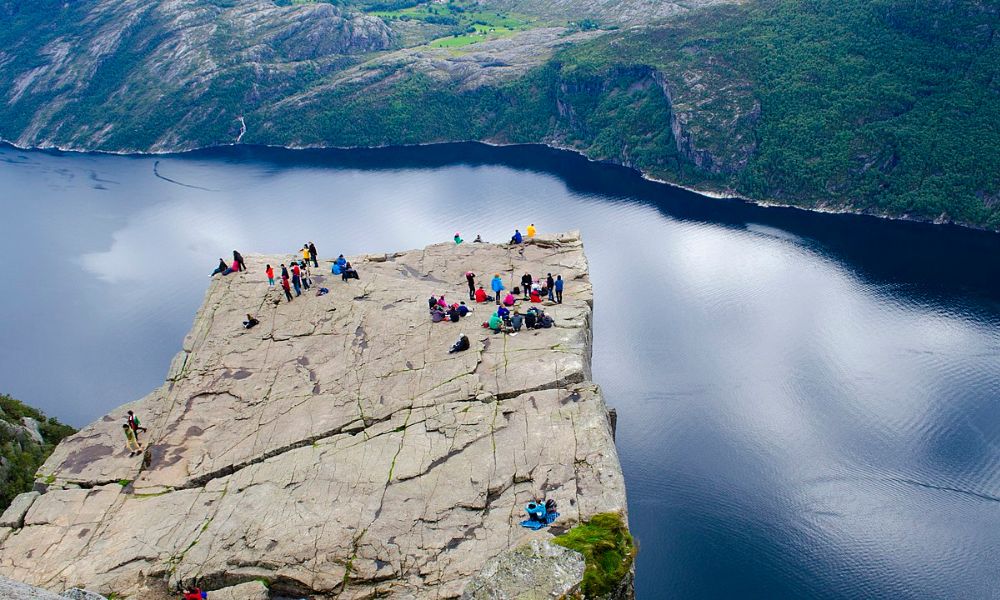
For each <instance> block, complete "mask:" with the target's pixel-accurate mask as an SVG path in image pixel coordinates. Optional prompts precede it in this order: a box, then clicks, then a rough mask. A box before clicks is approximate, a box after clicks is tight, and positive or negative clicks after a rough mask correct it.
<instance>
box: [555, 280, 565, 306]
mask: <svg viewBox="0 0 1000 600" xmlns="http://www.w3.org/2000/svg"><path fill="white" fill-rule="evenodd" d="M562 293H563V278H562V275H556V302H557V303H559V304H562Z"/></svg>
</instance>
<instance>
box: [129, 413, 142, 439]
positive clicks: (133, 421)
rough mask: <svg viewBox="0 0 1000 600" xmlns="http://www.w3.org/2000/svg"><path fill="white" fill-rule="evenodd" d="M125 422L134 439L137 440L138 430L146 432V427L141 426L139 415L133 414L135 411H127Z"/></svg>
mask: <svg viewBox="0 0 1000 600" xmlns="http://www.w3.org/2000/svg"><path fill="white" fill-rule="evenodd" d="M125 424H126V425H128V426H129V429H131V430H132V434H133V435H134V436H135V441H137V442H138V441H139V432H140V431H141V432H143V433H146V428H145V427H143V426H142V423H140V422H139V417H137V416H135V413H134V412H132V411H128V413H127V415H126V417H125Z"/></svg>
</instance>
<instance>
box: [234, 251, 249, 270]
mask: <svg viewBox="0 0 1000 600" xmlns="http://www.w3.org/2000/svg"><path fill="white" fill-rule="evenodd" d="M233 262H235V263H236V264H237V265H239V270H240V271H246V270H247V264H246V263H245V262H243V255H242V254H240V253H239V252H237V251H236V250H233ZM234 270H235V269H234Z"/></svg>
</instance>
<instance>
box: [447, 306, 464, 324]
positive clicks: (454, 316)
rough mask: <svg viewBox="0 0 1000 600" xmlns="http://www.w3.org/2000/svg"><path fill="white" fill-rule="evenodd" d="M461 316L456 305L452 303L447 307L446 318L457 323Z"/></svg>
mask: <svg viewBox="0 0 1000 600" xmlns="http://www.w3.org/2000/svg"><path fill="white" fill-rule="evenodd" d="M461 318H462V315H461V313H459V312H458V305H457V304H456V305H454V306H452V307H451V308H449V309H448V320H449V321H451V322H452V323H458V320H459V319H461Z"/></svg>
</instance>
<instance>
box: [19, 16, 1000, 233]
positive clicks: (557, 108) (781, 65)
mask: <svg viewBox="0 0 1000 600" xmlns="http://www.w3.org/2000/svg"><path fill="white" fill-rule="evenodd" d="M278 4H288V6H279V5H278ZM0 7H2V9H0V10H2V11H3V13H4V14H5V18H6V19H7V20H8V21H9V22H10V23H11V24H13V26H12V27H7V28H5V32H3V33H0V42H2V47H3V48H5V50H4V51H3V52H2V53H0V79H2V80H5V81H10V82H12V85H10V86H9V89H8V91H7V92H6V94H5V95H4V96H0V137H3V138H4V139H8V140H12V141H15V142H16V143H18V144H19V145H23V146H36V145H42V146H44V145H58V146H62V147H72V148H79V149H100V150H113V151H149V150H153V151H163V150H180V149H190V148H194V147H199V146H207V145H214V144H225V143H233V142H235V141H236V140H239V141H240V142H242V143H265V144H281V145H289V146H302V145H309V146H324V145H337V146H355V145H386V144H404V143H427V142H444V141H456V140H483V141H490V142H500V143H506V142H543V143H549V144H553V145H559V146H566V147H570V148H574V149H577V150H579V151H582V152H584V153H586V154H587V155H588V156H591V157H592V158H596V159H601V160H609V161H614V162H618V163H621V164H625V165H628V166H632V167H635V168H638V169H641V170H643V171H645V172H647V173H650V174H652V175H654V176H656V177H659V178H663V179H666V180H670V181H675V182H679V183H683V184H686V185H691V186H695V187H699V188H703V189H712V190H718V191H727V192H735V193H739V194H742V195H745V196H748V197H750V198H754V199H757V200H768V201H778V202H782V203H789V204H797V205H800V206H805V207H812V208H825V209H832V210H850V211H858V212H870V213H874V214H883V215H890V216H897V217H909V218H916V219H922V220H938V221H955V222H959V223H963V224H967V225H973V226H980V227H987V228H991V229H1000V180H998V178H1000V175H998V173H1000V158H998V155H997V153H996V152H993V151H992V149H993V148H996V147H997V146H998V143H1000V102H998V100H1000V76H998V69H1000V67H998V65H1000V50H998V42H997V38H996V35H995V33H996V32H995V30H996V26H997V23H998V7H997V5H996V3H991V2H983V1H981V0H931V1H930V2H920V3H917V2H915V1H914V0H874V1H871V2H867V1H864V0H846V1H841V2H834V1H833V0H757V1H755V2H747V3H740V4H728V3H718V2H712V1H708V0H688V1H687V2H675V3H658V2H649V1H648V0H585V1H579V2H568V1H565V0H562V1H557V2H541V1H539V0H488V1H487V0H484V1H483V2H474V1H472V0H452V1H451V2H431V3H419V2H416V1H415V0H395V1H387V2H376V1H374V0H337V1H336V2H333V3H317V2H302V1H301V0H296V3H294V4H292V3H290V2H288V1H286V0H281V1H280V2H278V3H275V2H271V1H270V0H252V1H249V2H235V1H234V0H170V1H167V0H151V1H147V2H145V3H140V2H137V1H135V0H126V1H125V2H111V1H110V0H76V1H74V2H69V3H61V2H53V1H52V0H42V1H41V2H33V3H23V2H15V1H14V0H5V1H2V2H0Z"/></svg>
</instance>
